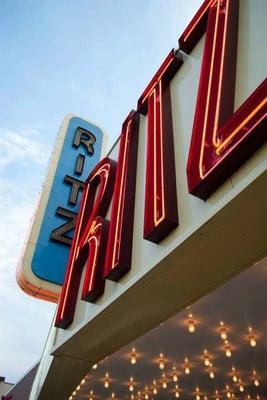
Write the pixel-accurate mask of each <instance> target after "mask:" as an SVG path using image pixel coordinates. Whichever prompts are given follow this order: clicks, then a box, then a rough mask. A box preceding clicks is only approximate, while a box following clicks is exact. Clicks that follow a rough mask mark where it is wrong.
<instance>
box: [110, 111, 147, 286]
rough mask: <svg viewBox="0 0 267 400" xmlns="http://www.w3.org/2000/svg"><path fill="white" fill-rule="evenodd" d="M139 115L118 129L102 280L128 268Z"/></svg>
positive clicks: (124, 271)
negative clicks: (114, 176) (114, 173)
mask: <svg viewBox="0 0 267 400" xmlns="http://www.w3.org/2000/svg"><path fill="white" fill-rule="evenodd" d="M138 130H139V114H138V113H137V112H135V111H132V112H131V113H130V114H129V116H128V117H127V118H126V120H125V122H124V123H123V125H122V133H121V138H120V148H119V156H118V165H117V174H116V183H115V190H114V195H113V200H112V211H111V218H110V228H109V237H108V246H107V254H106V264H105V278H107V279H111V280H114V281H117V280H118V279H119V278H120V277H121V276H122V275H124V274H125V273H126V272H127V271H129V269H130V268H131V255H132V239H133V222H134V206H135V185H136V169H137V153H138Z"/></svg>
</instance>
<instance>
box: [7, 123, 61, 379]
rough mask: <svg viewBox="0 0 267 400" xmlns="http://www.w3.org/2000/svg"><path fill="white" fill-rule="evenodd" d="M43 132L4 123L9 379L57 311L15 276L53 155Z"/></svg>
mask: <svg viewBox="0 0 267 400" xmlns="http://www.w3.org/2000/svg"><path fill="white" fill-rule="evenodd" d="M41 136H42V135H41V132H38V131H35V130H25V131H23V130H10V129H4V128H3V127H0V149H1V150H0V172H1V176H0V187H1V194H0V196H1V198H0V219H1V225H0V243H1V246H0V282H1V284H0V309H1V318H0V354H1V360H2V364H3V365H2V373H4V374H5V376H6V377H7V380H8V381H11V382H14V381H16V380H17V379H19V378H20V377H21V376H22V375H23V374H24V373H25V372H26V370H27V369H28V368H30V367H31V366H32V364H33V363H35V362H36V360H37V359H38V358H39V357H40V356H41V352H42V348H43V345H44V341H45V339H46V336H47V333H48V329H49V325H50V323H51V320H52V316H53V312H54V310H55V305H54V304H50V303H46V302H42V301H39V300H37V299H33V298H31V297H29V296H28V295H26V294H25V293H23V292H22V291H21V289H20V288H19V287H18V285H17V283H16V280H15V270H16V265H17V263H18V261H19V258H20V256H21V249H22V247H23V244H24V241H25V238H26V234H27V230H28V229H29V224H30V220H31V217H32V215H33V212H34V206H35V203H36V201H37V195H38V189H39V187H41V181H42V180H43V172H44V170H45V166H46V163H47V162H48V158H49V153H50V151H49V150H50V149H49V148H47V147H46V146H45V145H44V143H43V142H42V141H41ZM21 177H23V178H21ZM33 177H34V179H33ZM37 181H38V182H39V186H38V185H36V182H37Z"/></svg>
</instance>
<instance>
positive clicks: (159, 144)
mask: <svg viewBox="0 0 267 400" xmlns="http://www.w3.org/2000/svg"><path fill="white" fill-rule="evenodd" d="M182 62H183V61H182V59H181V56H180V53H177V52H175V50H172V51H171V52H170V54H169V55H168V57H167V58H166V59H165V61H164V62H163V64H162V66H161V67H160V68H159V70H158V72H157V73H156V75H155V76H154V77H153V79H152V80H151V82H150V83H149V85H148V86H147V88H146V89H145V91H144V93H143V94H142V96H141V97H140V99H139V100H138V105H137V109H138V111H139V112H141V113H142V114H144V115H147V121H148V134H147V160H146V191H145V220H144V238H145V239H147V240H150V241H151V242H154V243H159V242H160V241H161V240H162V239H164V238H165V237H166V236H167V235H168V234H169V233H170V232H171V231H172V230H173V229H174V228H175V227H176V226H177V225H178V210H177V194H176V177H175V159H174V144H173V130H172V113H171V98H170V85H169V83H170V80H171V79H172V77H173V76H174V75H175V73H176V72H177V70H178V69H179V68H180V66H181V65H182Z"/></svg>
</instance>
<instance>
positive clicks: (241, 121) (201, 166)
mask: <svg viewBox="0 0 267 400" xmlns="http://www.w3.org/2000/svg"><path fill="white" fill-rule="evenodd" d="M214 6H216V8H215V7H214ZM207 7H210V10H209V13H208V18H207V20H206V14H205V16H204V13H205V12H207V11H208V8H207ZM204 17H205V19H204ZM201 18H202V20H201ZM193 22H194V24H193V23H192V24H191V25H190V30H188V31H185V32H186V34H184V35H185V36H184V38H185V39H186V38H189V36H188V35H189V34H191V35H192V36H191V38H190V40H189V42H188V43H187V44H185V45H184V40H185V39H184V38H183V35H182V36H181V38H180V39H179V43H180V45H181V48H182V49H185V50H186V51H189V52H190V51H191V50H192V49H193V47H194V46H195V45H196V43H197V41H198V40H199V39H200V37H201V35H202V34H203V33H204V30H206V39H205V45H204V51H203V59H202V66H201V74H200V82H199V90H198V97H197V106H196V112H195V118H194V125H193V133H192V139H191V145H190V151H189V157H188V161H187V180H188V187H189V192H190V193H191V194H193V195H195V196H197V197H199V198H201V199H203V200H205V199H207V198H208V197H209V196H210V195H211V194H212V193H213V191H214V190H215V189H216V188H218V187H219V186H220V184H222V183H223V182H224V181H225V180H226V179H227V178H228V177H229V176H230V175H231V174H232V173H233V172H234V171H235V170H236V169H237V168H239V167H240V165H241V164H242V162H245V161H246V160H247V159H248V158H249V157H250V155H251V154H252V153H253V152H254V151H255V150H256V149H257V148H258V147H259V146H261V144H263V143H264V141H265V140H266V134H265V133H264V129H265V128H264V121H265V119H266V116H267V112H266V109H265V108H266V103H267V96H266V90H267V88H266V86H267V85H266V79H265V80H264V81H263V82H262V83H261V84H260V85H259V86H258V87H257V88H256V90H255V91H254V92H253V93H252V94H251V95H250V96H249V98H248V99H247V100H246V101H245V102H244V103H243V105H242V106H241V107H239V109H238V110H237V111H235V112H234V111H233V109H234V89H235V75H236V55H237V45H238V2H237V1H236V2H235V1H232V0H223V1H219V0H218V1H217V2H215V1H213V2H209V3H207V4H206V5H205V8H203V9H202V10H201V8H200V12H199V15H198V14H197V17H196V18H195V20H193ZM234 154H235V155H236V156H235V157H234Z"/></svg>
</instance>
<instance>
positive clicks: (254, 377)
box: [253, 370, 260, 386]
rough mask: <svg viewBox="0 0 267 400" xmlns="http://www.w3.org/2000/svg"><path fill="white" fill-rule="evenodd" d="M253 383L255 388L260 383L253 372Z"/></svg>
mask: <svg viewBox="0 0 267 400" xmlns="http://www.w3.org/2000/svg"><path fill="white" fill-rule="evenodd" d="M253 382H254V385H255V386H260V381H259V378H258V376H257V372H256V371H255V370H254V371H253Z"/></svg>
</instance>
